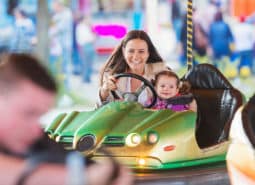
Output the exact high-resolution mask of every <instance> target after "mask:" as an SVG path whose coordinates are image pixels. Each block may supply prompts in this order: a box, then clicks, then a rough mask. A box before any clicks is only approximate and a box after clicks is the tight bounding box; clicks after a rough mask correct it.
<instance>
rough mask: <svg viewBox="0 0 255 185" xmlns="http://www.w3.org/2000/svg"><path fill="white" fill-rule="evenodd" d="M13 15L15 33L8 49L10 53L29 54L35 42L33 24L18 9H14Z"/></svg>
mask: <svg viewBox="0 0 255 185" xmlns="http://www.w3.org/2000/svg"><path fill="white" fill-rule="evenodd" d="M13 14H14V18H15V20H14V30H15V31H14V37H13V40H12V43H11V48H10V49H11V51H12V52H26V53H31V52H32V51H34V44H35V40H36V39H35V37H36V31H35V24H34V23H33V21H32V19H30V18H29V17H28V16H27V15H26V13H25V12H24V11H23V10H22V9H20V8H15V9H14V11H13Z"/></svg>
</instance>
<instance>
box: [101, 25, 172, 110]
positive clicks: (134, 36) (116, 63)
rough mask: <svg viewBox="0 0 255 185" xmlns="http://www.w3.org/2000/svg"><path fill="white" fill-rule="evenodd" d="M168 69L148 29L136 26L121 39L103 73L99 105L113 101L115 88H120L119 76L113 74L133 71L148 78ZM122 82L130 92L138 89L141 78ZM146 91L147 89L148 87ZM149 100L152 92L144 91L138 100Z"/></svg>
mask: <svg viewBox="0 0 255 185" xmlns="http://www.w3.org/2000/svg"><path fill="white" fill-rule="evenodd" d="M164 69H167V66H166V65H165V63H164V62H163V59H162V58H161V56H160V55H159V53H158V52H157V50H156V48H155V47H154V45H153V43H152V41H151V40H150V38H149V36H148V35H147V33H146V32H144V31H142V30H132V31H129V32H128V33H127V35H126V36H125V37H124V39H123V40H122V41H121V43H120V44H119V45H118V46H117V47H116V49H115V50H114V51H113V53H112V54H111V55H110V57H109V59H108V61H107V62H106V64H105V66H104V67H103V69H102V72H101V74H100V79H101V80H100V90H99V105H102V104H103V103H104V102H109V101H113V100H114V97H113V96H112V94H111V91H113V90H116V89H117V85H116V83H117V80H116V78H115V77H114V76H113V75H115V74H120V73H133V74H136V75H140V76H143V77H144V78H145V79H147V80H149V81H150V80H151V79H154V76H155V74H156V73H157V72H159V71H161V70H164ZM121 85H122V86H124V87H125V90H126V91H127V92H129V91H131V92H133V91H135V90H136V89H137V88H138V87H140V86H141V81H139V80H137V79H134V78H132V79H130V80H128V79H127V80H124V81H122V82H121ZM145 92H146V91H145ZM139 98H140V99H143V100H144V101H143V100H141V101H143V102H140V103H142V104H143V103H144V102H146V100H147V98H148V95H147V94H146V93H141V94H140V96H139V97H138V100H139Z"/></svg>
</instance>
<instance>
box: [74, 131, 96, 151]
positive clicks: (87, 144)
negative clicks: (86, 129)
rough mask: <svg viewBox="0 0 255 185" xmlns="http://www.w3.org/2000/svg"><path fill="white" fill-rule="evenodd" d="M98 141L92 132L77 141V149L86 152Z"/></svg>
mask: <svg viewBox="0 0 255 185" xmlns="http://www.w3.org/2000/svg"><path fill="white" fill-rule="evenodd" d="M95 143H96V137H95V136H94V135H92V134H88V135H85V136H83V137H82V138H81V139H79V141H78V143H77V150H78V151H80V152H85V151H88V150H91V149H92V148H93V147H94V146H95Z"/></svg>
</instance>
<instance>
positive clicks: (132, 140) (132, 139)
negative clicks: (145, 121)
mask: <svg viewBox="0 0 255 185" xmlns="http://www.w3.org/2000/svg"><path fill="white" fill-rule="evenodd" d="M140 143H141V136H140V135H139V134H137V133H131V134H129V135H128V136H127V137H126V145H127V146H130V147H135V146H137V145H139V144H140Z"/></svg>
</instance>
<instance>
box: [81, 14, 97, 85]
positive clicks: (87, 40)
mask: <svg viewBox="0 0 255 185" xmlns="http://www.w3.org/2000/svg"><path fill="white" fill-rule="evenodd" d="M95 39H96V36H95V33H94V32H93V30H92V26H91V23H90V20H89V17H88V16H85V15H84V16H83V17H82V19H81V21H80V22H79V23H78V25H77V27H76V41H77V43H78V48H79V54H80V59H81V62H80V63H81V71H82V79H83V82H86V83H89V82H90V81H91V75H92V73H93V63H94V58H95V48H94V42H95Z"/></svg>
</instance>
